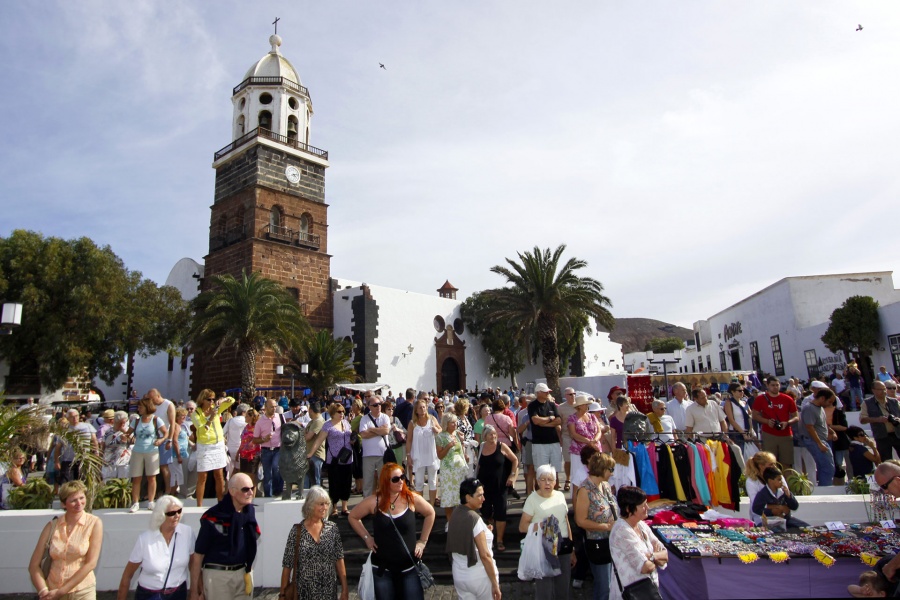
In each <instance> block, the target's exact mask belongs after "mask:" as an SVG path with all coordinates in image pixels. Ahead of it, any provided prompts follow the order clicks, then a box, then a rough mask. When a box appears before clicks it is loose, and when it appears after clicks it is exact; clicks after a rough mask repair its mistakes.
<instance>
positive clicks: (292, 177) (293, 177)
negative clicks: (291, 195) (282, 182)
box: [284, 165, 300, 184]
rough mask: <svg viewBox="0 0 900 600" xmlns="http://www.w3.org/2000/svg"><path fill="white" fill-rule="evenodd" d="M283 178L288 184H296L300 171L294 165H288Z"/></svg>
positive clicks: (298, 180)
mask: <svg viewBox="0 0 900 600" xmlns="http://www.w3.org/2000/svg"><path fill="white" fill-rule="evenodd" d="M284 176H285V177H286V178H287V180H288V181H289V182H291V183H293V184H297V183H299V182H300V169H298V168H297V167H295V166H294V165H288V167H287V168H286V169H285V170H284Z"/></svg>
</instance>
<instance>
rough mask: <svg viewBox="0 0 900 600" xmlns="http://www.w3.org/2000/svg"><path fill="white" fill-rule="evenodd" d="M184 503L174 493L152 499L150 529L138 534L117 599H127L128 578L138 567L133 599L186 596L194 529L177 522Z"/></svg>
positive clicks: (182, 599)
mask: <svg viewBox="0 0 900 600" xmlns="http://www.w3.org/2000/svg"><path fill="white" fill-rule="evenodd" d="M183 509H184V505H183V504H182V502H181V500H179V499H178V498H175V497H174V496H163V497H162V498H160V499H159V500H157V501H156V506H154V507H153V515H152V516H151V517H150V529H149V530H147V531H145V532H143V533H142V534H141V535H140V536H138V539H137V542H135V544H134V549H133V550H132V551H131V556H130V557H129V558H128V563H127V564H126V565H125V572H123V573H122V580H121V581H120V582H119V593H118V595H117V600H127V598H128V588H129V587H130V586H131V578H132V577H133V576H134V572H135V571H137V570H138V569H139V568H140V570H141V574H140V575H139V576H138V582H137V590H136V591H135V593H134V599H135V600H160V599H161V598H162V595H163V594H166V596H165V597H166V600H186V598H187V595H188V575H189V573H188V571H189V566H190V562H191V558H192V557H193V554H194V541H195V537H194V532H193V530H191V528H190V527H189V526H188V525H184V524H182V523H181V511H182V510H183Z"/></svg>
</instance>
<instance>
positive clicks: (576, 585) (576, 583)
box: [572, 579, 584, 590]
mask: <svg viewBox="0 0 900 600" xmlns="http://www.w3.org/2000/svg"><path fill="white" fill-rule="evenodd" d="M572 587H573V588H575V589H576V590H580V589H581V588H583V587H584V580H583V579H573V580H572Z"/></svg>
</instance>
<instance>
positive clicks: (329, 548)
mask: <svg viewBox="0 0 900 600" xmlns="http://www.w3.org/2000/svg"><path fill="white" fill-rule="evenodd" d="M330 514H331V498H330V497H329V495H328V492H326V491H325V488H323V487H322V486H320V485H314V486H312V487H311V488H309V492H308V493H307V495H306V501H305V502H304V503H303V520H302V521H300V522H299V523H297V524H296V525H294V526H293V527H292V528H291V532H290V533H289V534H288V539H287V544H286V545H285V547H284V558H282V560H281V567H282V569H281V590H280V592H279V598H284V597H285V595H286V594H287V592H288V589H289V588H290V587H291V586H294V588H295V589H296V598H297V600H325V599H326V598H327V599H328V600H333V599H334V598H337V597H338V592H339V591H340V598H341V600H347V598H349V597H350V588H349V587H348V585H347V569H346V567H345V566H344V546H343V543H342V542H341V533H340V531H339V530H338V526H337V525H335V524H334V523H333V522H332V521H329V520H328V515H330ZM338 583H340V590H338Z"/></svg>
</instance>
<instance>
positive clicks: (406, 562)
mask: <svg viewBox="0 0 900 600" xmlns="http://www.w3.org/2000/svg"><path fill="white" fill-rule="evenodd" d="M394 523H395V524H396V525H397V529H394V525H391V517H389V516H388V515H386V514H384V513H383V512H381V511H380V510H376V511H375V531H374V534H373V537H374V538H375V544H376V545H377V546H378V552H375V553H374V554H372V565H373V566H376V567H384V568H385V569H388V570H390V571H392V572H394V573H400V572H402V571H405V570H407V569H409V568H412V566H413V563H412V561H411V560H410V558H409V557H410V555H411V554H412V553H413V552H414V551H415V549H416V513H415V512H414V511H412V510H410V509H408V508H407V509H406V512H404V513H403V514H400V515H395V516H394ZM397 530H400V536H402V537H403V541H405V542H406V547H405V548H404V544H403V541H401V540H400V537H399V536H398V535H397ZM407 550H409V553H407Z"/></svg>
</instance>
